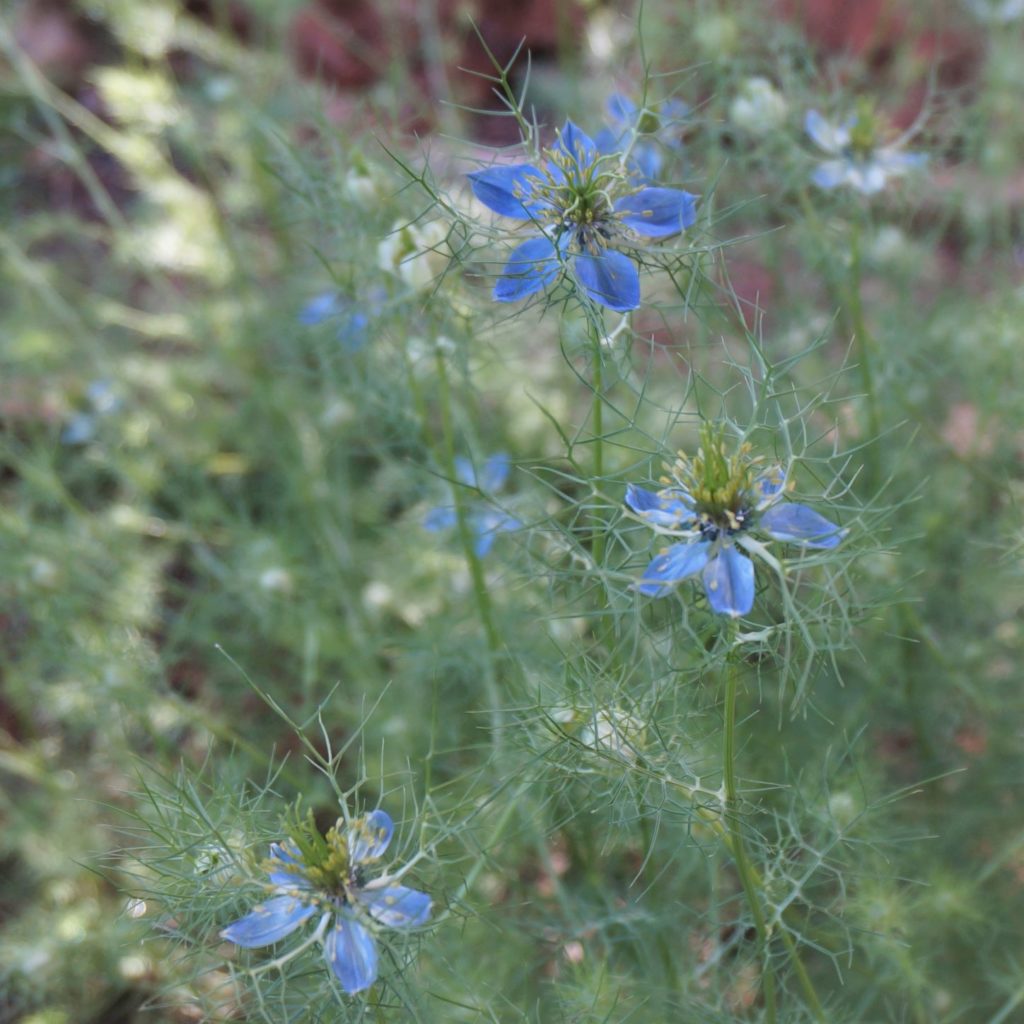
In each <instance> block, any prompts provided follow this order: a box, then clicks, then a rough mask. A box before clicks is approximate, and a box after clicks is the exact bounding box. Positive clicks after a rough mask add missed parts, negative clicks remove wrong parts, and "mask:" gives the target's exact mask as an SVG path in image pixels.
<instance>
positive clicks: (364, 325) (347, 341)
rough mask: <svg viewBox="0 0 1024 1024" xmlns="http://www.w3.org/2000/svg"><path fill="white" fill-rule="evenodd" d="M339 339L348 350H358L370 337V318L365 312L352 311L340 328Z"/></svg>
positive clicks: (363, 346)
mask: <svg viewBox="0 0 1024 1024" xmlns="http://www.w3.org/2000/svg"><path fill="white" fill-rule="evenodd" d="M337 337H338V341H339V342H341V347H342V348H343V349H344V350H345V351H346V352H358V351H359V350H360V349H363V348H365V347H366V343H367V341H368V340H369V338H370V318H369V317H368V316H367V315H366V314H365V313H358V312H357V313H352V314H351V315H350V316H349V317H348V318H347V319H346V320H345V322H344V323H343V324H342V325H341V326H340V327H339V328H338V335H337Z"/></svg>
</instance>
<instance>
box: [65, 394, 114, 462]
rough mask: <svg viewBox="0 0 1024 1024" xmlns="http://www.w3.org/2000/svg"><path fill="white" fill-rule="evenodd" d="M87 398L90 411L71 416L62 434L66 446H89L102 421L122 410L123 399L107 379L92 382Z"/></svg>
mask: <svg viewBox="0 0 1024 1024" xmlns="http://www.w3.org/2000/svg"><path fill="white" fill-rule="evenodd" d="M85 397H86V399H87V400H88V403H89V409H90V411H89V412H76V413H73V414H72V415H71V417H70V418H69V419H68V421H67V423H66V424H65V425H64V429H63V430H62V431H61V433H60V439H61V441H62V443H64V444H69V445H81V444H88V443H89V442H90V441H91V440H92V439H93V438H94V437H95V436H96V430H97V428H98V427H99V421H100V419H102V418H103V417H104V416H110V415H111V414H113V413H115V412H117V410H118V409H120V408H121V399H120V398H119V397H118V396H117V392H116V391H115V390H114V385H113V384H112V383H111V382H110V381H109V380H106V379H105V378H100V379H99V380H94V381H90V382H89V385H88V387H86V389H85Z"/></svg>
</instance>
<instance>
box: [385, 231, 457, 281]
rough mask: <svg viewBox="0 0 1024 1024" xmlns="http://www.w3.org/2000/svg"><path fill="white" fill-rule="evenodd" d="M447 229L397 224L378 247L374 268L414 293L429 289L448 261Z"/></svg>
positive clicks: (449, 255)
mask: <svg viewBox="0 0 1024 1024" xmlns="http://www.w3.org/2000/svg"><path fill="white" fill-rule="evenodd" d="M447 238H448V229H447V228H446V227H445V225H444V224H442V223H441V222H440V221H436V220H435V221H431V222H430V223H428V224H407V223H405V222H403V221H399V222H397V223H396V224H395V225H394V227H392V229H391V232H390V234H388V235H387V236H386V237H385V238H384V239H383V240H382V241H381V243H380V244H379V245H378V246H377V265H378V266H379V267H380V268H381V270H386V271H387V272H388V273H391V274H396V275H397V276H398V277H400V278H401V279H402V280H403V281H405V283H406V284H407V285H408V286H409V287H410V288H412V289H414V290H415V291H420V290H421V289H424V288H429V287H430V286H432V285H433V284H434V283H435V282H436V280H437V278H438V277H439V276H440V275H441V274H442V273H443V272H444V270H445V268H446V267H447V266H448V262H449V260H450V259H451V250H450V249H449V247H448V243H447Z"/></svg>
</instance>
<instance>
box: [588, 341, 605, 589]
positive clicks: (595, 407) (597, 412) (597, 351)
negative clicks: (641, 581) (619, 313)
mask: <svg viewBox="0 0 1024 1024" xmlns="http://www.w3.org/2000/svg"><path fill="white" fill-rule="evenodd" d="M588 327H589V332H590V341H591V351H592V359H593V363H594V365H593V368H592V370H591V387H592V388H593V391H594V397H593V402H592V406H591V423H592V425H593V431H594V480H593V485H594V489H595V496H594V501H595V505H596V506H597V507H595V509H594V532H593V534H592V535H591V547H590V549H591V553H592V554H593V557H594V565H595V567H596V568H597V569H598V571H600V569H601V567H602V566H603V565H604V551H605V524H604V522H603V520H602V518H601V514H600V505H599V504H598V500H599V499H598V498H597V492H599V491H600V489H601V486H602V481H603V480H604V395H603V393H602V392H603V390H604V375H603V374H602V356H603V353H602V352H601V334H600V332H599V330H598V328H597V324H595V323H594V322H593V321H589V322H588Z"/></svg>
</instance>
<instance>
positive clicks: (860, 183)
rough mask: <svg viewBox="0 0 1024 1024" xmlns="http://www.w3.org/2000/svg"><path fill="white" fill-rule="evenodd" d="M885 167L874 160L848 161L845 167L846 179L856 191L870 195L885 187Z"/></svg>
mask: <svg viewBox="0 0 1024 1024" xmlns="http://www.w3.org/2000/svg"><path fill="white" fill-rule="evenodd" d="M886 177H887V176H886V171H885V168H884V167H883V166H882V165H881V164H880V163H878V162H877V161H876V160H870V161H868V162H867V163H864V162H856V163H850V164H848V165H847V168H846V180H847V182H848V183H849V184H850V185H852V186H853V187H854V188H855V189H856V190H857V191H858V192H860V193H861V194H862V195H865V196H872V195H874V194H875V193H876V192H881V191H882V189H883V188H885V182H886Z"/></svg>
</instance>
